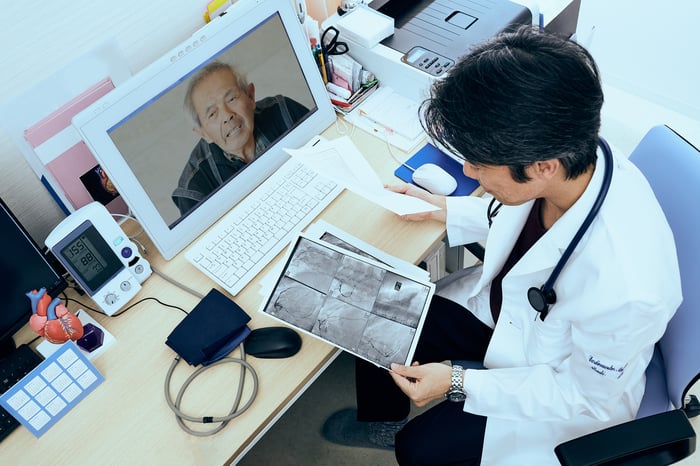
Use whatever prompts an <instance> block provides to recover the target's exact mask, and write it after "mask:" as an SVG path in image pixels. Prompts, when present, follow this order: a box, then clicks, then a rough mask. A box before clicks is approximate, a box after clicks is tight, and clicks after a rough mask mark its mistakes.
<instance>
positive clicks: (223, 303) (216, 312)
mask: <svg viewBox="0 0 700 466" xmlns="http://www.w3.org/2000/svg"><path fill="white" fill-rule="evenodd" d="M248 321H250V316H249V315H248V314H247V313H246V312H245V311H244V310H243V309H241V308H240V307H239V306H238V304H236V303H234V302H233V301H231V300H230V299H229V298H227V297H226V296H224V295H223V294H222V293H221V292H220V291H218V290H215V289H212V290H211V291H210V292H209V293H208V294H207V295H206V296H205V297H204V298H202V300H201V301H200V302H199V304H197V305H196V306H195V307H194V309H192V311H191V312H190V313H189V314H188V315H187V317H185V318H184V319H182V322H180V323H179V324H178V326H177V327H175V329H174V330H173V331H172V332H171V333H170V335H168V339H167V340H166V341H165V344H166V345H168V346H169V347H170V348H172V349H173V350H174V351H175V352H176V353H177V354H178V355H180V357H181V358H182V359H184V360H185V361H187V362H188V363H189V364H190V365H192V366H196V365H199V364H203V365H205V366H206V365H208V364H211V363H213V362H214V361H217V360H219V359H221V358H223V357H224V356H226V355H227V354H228V353H230V352H231V351H233V349H234V348H236V347H237V346H238V345H240V344H241V342H242V341H243V340H245V338H246V337H247V336H248V334H250V328H249V327H248V326H247V325H246V324H247V323H248Z"/></svg>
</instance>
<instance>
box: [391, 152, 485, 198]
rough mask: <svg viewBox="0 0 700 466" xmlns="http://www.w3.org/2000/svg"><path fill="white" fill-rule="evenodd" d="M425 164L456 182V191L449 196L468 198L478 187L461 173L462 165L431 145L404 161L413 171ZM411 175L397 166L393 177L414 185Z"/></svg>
mask: <svg viewBox="0 0 700 466" xmlns="http://www.w3.org/2000/svg"><path fill="white" fill-rule="evenodd" d="M425 163H434V164H435V165H439V166H440V167H442V169H443V170H445V171H446V172H447V173H449V174H450V175H452V177H453V178H454V179H455V180H457V189H455V192H454V193H452V194H451V196H469V195H470V194H471V193H472V192H473V191H474V190H475V189H476V188H477V187H478V186H479V182H478V181H476V180H475V179H473V178H469V177H468V176H465V175H464V172H463V171H462V164H460V163H459V162H458V161H456V160H455V159H453V158H452V157H450V156H449V155H447V154H445V153H444V152H443V151H441V150H440V149H438V148H437V147H435V146H433V145H432V144H426V145H425V146H423V147H422V148H421V149H420V150H419V151H418V152H416V153H415V155H413V157H411V158H410V159H408V160H407V161H406V165H408V166H409V167H412V168H414V169H415V168H418V167H420V166H421V165H423V164H425ZM412 174H413V172H412V171H411V170H409V169H408V168H406V167H405V166H403V165H399V168H397V169H396V170H395V171H394V175H396V176H397V177H398V178H399V179H401V180H403V181H405V182H406V183H412V184H415V183H413V182H412V181H411V175H412Z"/></svg>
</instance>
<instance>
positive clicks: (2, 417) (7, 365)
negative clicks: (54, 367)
mask: <svg viewBox="0 0 700 466" xmlns="http://www.w3.org/2000/svg"><path fill="white" fill-rule="evenodd" d="M41 361H43V358H42V357H41V356H39V355H38V354H36V353H35V352H34V350H32V349H31V348H30V347H29V346H27V345H20V346H18V347H17V349H15V350H14V351H13V352H12V353H10V354H9V355H7V356H6V357H4V358H2V359H0V393H5V392H6V391H7V390H9V389H10V388H11V387H12V386H14V385H15V384H16V383H17V382H19V381H20V380H21V379H22V377H24V376H25V375H27V374H29V373H30V372H31V371H32V369H34V368H35V367H36V366H38V365H39V364H40V363H41ZM19 425H20V423H19V421H17V419H15V418H14V417H12V416H11V415H10V413H8V412H7V411H6V410H5V408H2V407H0V442H1V441H2V440H3V439H4V438H5V437H7V436H8V435H10V433H12V431H14V430H15V429H16V428H17V427H19Z"/></svg>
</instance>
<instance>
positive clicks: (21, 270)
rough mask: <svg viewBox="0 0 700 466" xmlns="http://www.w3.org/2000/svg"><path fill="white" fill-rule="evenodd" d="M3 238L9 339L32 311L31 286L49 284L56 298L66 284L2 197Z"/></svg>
mask: <svg viewBox="0 0 700 466" xmlns="http://www.w3.org/2000/svg"><path fill="white" fill-rule="evenodd" d="M0 239H2V245H3V252H2V254H0V277H2V280H0V295H1V296H2V298H3V303H2V306H0V341H3V340H6V339H9V338H11V337H12V335H13V334H14V333H15V332H17V330H19V329H20V328H21V327H22V326H23V325H24V324H26V323H27V322H28V321H29V317H30V316H31V315H32V308H31V303H30V301H29V298H27V296H26V295H25V294H26V293H27V292H29V291H31V290H35V289H36V290H38V289H40V288H46V291H47V293H48V294H49V295H50V296H51V297H52V298H56V297H57V296H56V295H57V294H58V293H60V292H61V291H63V290H64V289H65V287H66V283H65V281H64V280H63V279H62V278H61V276H60V274H59V273H57V272H56V271H55V270H54V269H53V268H52V267H51V265H50V264H49V263H48V262H47V260H46V258H45V257H44V255H43V254H42V252H41V250H40V249H39V247H38V246H37V245H36V243H35V242H34V240H32V238H31V237H30V236H29V234H28V233H27V231H26V230H25V229H24V227H23V226H22V224H21V223H20V222H19V221H18V220H17V218H16V217H15V216H14V215H13V213H12V212H11V211H10V209H9V208H8V207H7V205H6V204H5V203H4V202H3V200H2V199H0Z"/></svg>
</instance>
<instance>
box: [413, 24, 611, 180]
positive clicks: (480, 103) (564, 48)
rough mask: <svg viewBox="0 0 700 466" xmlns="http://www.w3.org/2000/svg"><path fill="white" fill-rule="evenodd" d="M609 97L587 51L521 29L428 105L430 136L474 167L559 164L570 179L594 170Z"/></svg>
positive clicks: (459, 66)
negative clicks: (605, 101) (602, 116)
mask: <svg viewBox="0 0 700 466" xmlns="http://www.w3.org/2000/svg"><path fill="white" fill-rule="evenodd" d="M602 105H603V91H602V89H601V84H600V76H599V72H598V68H597V66H596V64H595V61H594V60H593V57H592V56H591V55H590V53H589V52H588V51H586V49H584V48H583V47H582V46H580V45H579V44H577V43H575V42H573V41H569V40H566V39H564V38H561V37H559V36H556V35H553V34H549V33H545V32H538V31H535V30H533V29H532V28H531V27H522V28H520V29H518V30H516V31H515V32H510V33H503V34H499V35H497V36H495V37H494V38H492V39H490V40H488V41H486V42H483V43H481V44H479V45H477V46H476V47H474V48H473V49H472V50H471V51H470V52H469V53H468V54H467V55H465V56H464V57H462V58H461V59H460V60H459V61H458V63H456V64H455V66H454V68H453V69H452V70H451V71H450V73H449V75H448V76H447V77H446V78H445V79H443V80H441V81H436V82H435V83H434V84H433V86H432V88H431V97H430V98H429V99H428V100H426V101H425V102H423V104H422V106H421V110H422V111H423V118H422V124H423V127H424V129H425V131H426V133H428V135H429V136H430V137H432V138H433V139H434V140H435V141H437V142H439V143H441V144H443V145H444V146H446V147H448V148H449V149H451V150H453V151H455V152H456V153H457V154H458V155H460V156H461V157H463V158H464V160H465V161H467V162H468V163H471V164H474V165H476V166H479V165H500V166H508V167H509V168H510V172H511V175H512V177H513V179H514V180H515V181H518V182H525V181H527V180H528V177H527V175H526V174H525V168H526V167H528V166H530V165H532V164H533V163H535V162H537V161H543V160H551V159H559V160H560V161H561V163H562V165H563V166H564V169H565V171H566V176H567V178H569V179H572V178H576V177H577V176H579V175H580V174H582V173H584V172H585V171H587V170H588V168H589V167H590V166H592V165H594V164H595V161H596V149H597V144H598V131H599V130H600V110H601V107H602Z"/></svg>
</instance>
